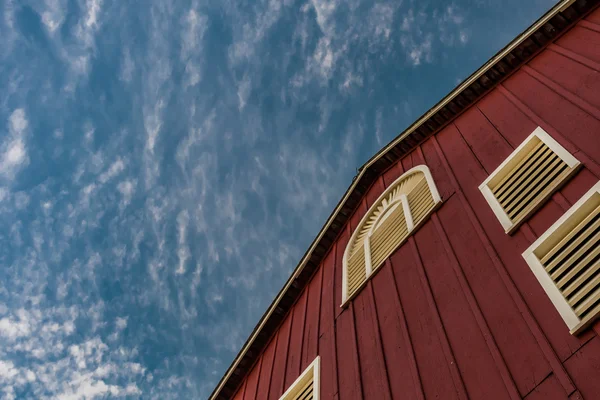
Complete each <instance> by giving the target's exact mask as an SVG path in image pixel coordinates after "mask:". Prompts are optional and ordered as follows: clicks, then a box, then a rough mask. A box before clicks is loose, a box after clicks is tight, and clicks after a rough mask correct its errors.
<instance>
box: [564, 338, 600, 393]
mask: <svg viewBox="0 0 600 400" xmlns="http://www.w3.org/2000/svg"><path fill="white" fill-rule="evenodd" d="M565 367H566V368H567V371H569V374H570V375H571V377H572V378H573V381H574V382H575V385H577V389H579V392H581V394H582V395H583V398H584V399H597V398H598V396H599V394H600V379H599V378H598V377H600V338H599V337H598V336H596V337H594V338H593V339H592V340H591V341H589V342H588V343H587V344H586V345H585V346H583V347H582V348H581V349H580V350H579V351H578V352H577V353H575V354H573V356H572V357H571V358H569V359H568V360H567V361H566V362H565Z"/></svg>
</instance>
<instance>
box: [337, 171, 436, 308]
mask: <svg viewBox="0 0 600 400" xmlns="http://www.w3.org/2000/svg"><path fill="white" fill-rule="evenodd" d="M417 173H423V176H424V177H425V181H426V182H427V186H428V187H429V192H430V193H431V196H432V198H433V202H434V208H435V207H436V206H437V204H439V203H441V202H442V198H441V196H440V193H439V191H438V189H437V187H436V185H435V181H434V180H433V176H432V175H431V171H430V170H429V168H428V167H427V166H426V165H417V166H416V167H413V168H411V169H409V170H408V171H406V172H405V173H403V174H402V175H401V176H400V177H398V178H397V179H396V180H395V181H394V182H392V184H391V185H390V186H389V187H388V188H387V189H386V190H384V191H383V193H381V194H380V195H379V197H377V200H375V201H374V202H373V205H374V206H376V205H378V204H379V203H380V202H381V200H382V199H384V198H386V197H387V196H388V195H389V194H390V193H391V192H392V191H393V190H394V189H395V188H396V186H398V185H399V184H400V183H402V181H404V180H405V179H407V178H408V177H410V176H411V175H414V174H417ZM399 203H401V206H402V208H403V211H404V219H405V221H406V225H407V228H408V233H409V235H410V234H411V233H412V231H413V230H414V229H415V225H414V221H413V218H412V213H411V212H410V207H409V205H408V198H407V196H406V195H405V194H401V195H400V199H399V200H397V201H394V202H391V203H390V204H388V205H387V206H386V208H385V210H383V211H382V212H381V215H380V216H379V217H378V219H377V220H376V221H375V222H374V223H373V226H372V227H371V230H370V231H369V232H368V233H367V235H366V236H365V238H364V242H363V246H364V249H365V268H366V279H365V281H367V280H369V277H370V276H371V275H372V274H373V273H374V272H375V271H374V270H373V265H372V263H371V248H370V244H369V238H370V237H371V235H372V234H373V232H374V231H375V229H376V227H377V226H379V225H380V224H381V223H382V222H383V221H384V220H385V219H386V218H387V217H388V216H389V215H390V214H391V212H390V211H388V210H389V209H390V208H391V207H399V206H400V204H399ZM372 210H373V206H372V207H371V208H369V210H367V212H366V213H365V215H364V216H363V217H362V219H361V220H360V222H359V224H358V225H357V227H356V228H355V229H354V232H352V235H351V236H350V240H349V241H348V244H347V245H346V249H345V250H344V256H343V258H342V303H341V304H340V307H345V306H346V304H347V303H348V302H349V301H350V300H351V298H350V297H349V296H348V258H349V256H350V255H349V251H350V247H351V246H352V244H353V243H354V242H355V239H356V235H358V233H359V232H360V231H361V230H362V227H363V225H364V224H365V223H366V222H367V221H368V219H369V218H370V217H371V214H372ZM363 286H364V285H363ZM358 292H360V289H358V290H356V292H355V293H354V294H355V295H356V294H357V293H358Z"/></svg>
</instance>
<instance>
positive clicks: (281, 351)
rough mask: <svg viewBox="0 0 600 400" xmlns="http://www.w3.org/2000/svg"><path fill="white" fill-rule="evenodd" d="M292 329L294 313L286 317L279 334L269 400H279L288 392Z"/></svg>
mask: <svg viewBox="0 0 600 400" xmlns="http://www.w3.org/2000/svg"><path fill="white" fill-rule="evenodd" d="M291 327H292V313H291V312H290V313H288V315H287V316H286V317H285V319H284V320H283V322H282V323H281V326H280V327H279V332H278V339H277V340H278V342H277V352H276V353H275V360H274V361H273V373H272V376H271V388H270V390H269V399H275V400H277V399H279V397H281V395H282V394H283V393H284V392H285V391H286V390H287V388H286V387H284V383H285V382H284V381H285V369H286V364H287V355H288V347H289V344H290V336H291V335H290V333H291Z"/></svg>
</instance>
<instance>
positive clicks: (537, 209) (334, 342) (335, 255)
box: [210, 0, 600, 400]
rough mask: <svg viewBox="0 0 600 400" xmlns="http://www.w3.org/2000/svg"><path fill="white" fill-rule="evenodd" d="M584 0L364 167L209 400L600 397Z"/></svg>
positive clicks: (591, 54) (592, 60)
mask: <svg viewBox="0 0 600 400" xmlns="http://www.w3.org/2000/svg"><path fill="white" fill-rule="evenodd" d="M598 4H599V1H597V0H577V1H574V0H565V1H562V2H560V3H559V4H558V5H557V6H556V7H554V8H553V9H552V10H550V11H549V12H548V13H547V14H546V15H544V16H543V17H542V18H541V19H540V20H539V21H537V22H536V23H535V24H534V25H533V26H531V27H530V28H529V29H528V30H527V31H525V32H524V33H523V34H522V35H520V36H519V37H518V38H517V39H515V40H514V41H513V42H512V43H510V44H509V45H508V46H507V47H506V48H505V49H503V50H502V51H501V52H500V53H498V54H497V55H496V56H495V57H493V58H492V59H491V60H490V61H489V62H487V63H486V64H485V65H484V66H483V67H482V68H480V69H479V70H478V71H477V72H476V73H474V74H473V75H472V76H471V77H470V78H468V79H467V80H466V81H465V82H464V83H463V84H461V85H460V86H459V87H458V88H456V89H455V90H454V91H453V92H452V93H450V94H449V95H448V96H447V97H445V98H444V99H443V100H442V101H440V102H439V103H438V104H437V105H436V106H435V107H433V108H432V109H431V110H430V111H428V112H427V113H426V114H425V115H424V116H422V117H421V118H420V119H419V120H418V121H416V122H415V123H414V124H413V125H412V126H410V127H409V128H408V129H407V130H406V131H405V132H403V133H402V134H401V135H400V136H399V137H397V138H396V139H395V140H394V141H393V142H392V143H390V144H389V145H387V146H386V147H385V148H383V149H382V150H381V151H380V152H379V153H378V154H376V155H375V156H374V157H373V158H372V159H371V160H370V161H369V162H367V164H365V165H364V166H363V167H362V168H361V169H360V171H359V174H358V176H357V177H356V179H355V180H354V181H353V183H352V185H351V187H350V188H349V189H348V190H347V192H346V194H345V195H344V197H343V198H342V199H341V201H340V202H339V204H338V206H337V207H336V208H335V210H334V211H333V213H332V214H331V216H330V217H329V219H328V220H327V222H326V224H325V226H324V227H323V228H322V230H321V231H320V232H319V234H318V236H317V238H316V239H315V240H314V242H313V244H312V245H311V247H310V248H309V249H308V251H307V252H306V254H305V256H304V257H303V259H302V261H301V263H300V264H299V265H298V267H297V268H296V269H295V271H294V273H293V274H292V276H291V277H290V279H289V280H288V281H287V283H286V284H285V286H284V287H283V289H282V290H281V291H280V293H279V294H278V295H277V298H276V299H275V300H274V302H273V303H272V305H271V306H270V308H269V309H268V310H267V312H266V314H265V315H264V316H263V318H262V319H261V320H260V322H259V323H258V325H257V327H256V328H255V330H254V331H253V333H252V335H251V336H250V338H249V339H248V340H247V342H246V343H245V345H244V346H243V348H242V350H241V351H240V353H239V355H238V356H237V357H236V359H235V360H234V362H233V364H232V365H231V367H230V368H229V370H228V371H227V372H226V374H225V376H224V377H223V378H222V380H221V381H220V383H219V385H218V386H217V388H216V389H215V391H214V392H213V394H212V395H211V398H210V399H211V400H224V399H235V400H253V399H258V400H273V399H274V400H278V399H283V400H300V399H302V400H305V399H318V400H355V399H377V400H379V399H460V400H465V399H486V400H488V399H513V400H516V399H528V400H534V399H591V400H595V399H600V337H599V335H600V321H599V322H595V321H596V318H597V317H598V315H600V183H599V181H600V9H599V8H598Z"/></svg>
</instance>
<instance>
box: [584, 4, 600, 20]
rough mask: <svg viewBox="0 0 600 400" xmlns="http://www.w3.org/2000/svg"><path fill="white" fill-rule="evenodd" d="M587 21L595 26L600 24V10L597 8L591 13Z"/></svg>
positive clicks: (586, 18)
mask: <svg viewBox="0 0 600 400" xmlns="http://www.w3.org/2000/svg"><path fill="white" fill-rule="evenodd" d="M585 20H586V21H589V22H593V23H595V24H600V8H597V9H596V10H594V11H593V12H591V13H590V14H589V15H588V16H587V17H585Z"/></svg>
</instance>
